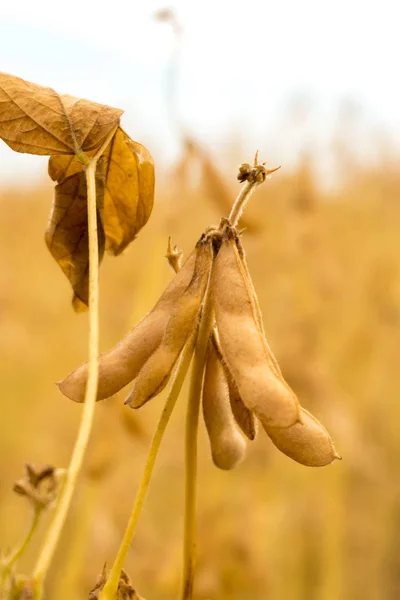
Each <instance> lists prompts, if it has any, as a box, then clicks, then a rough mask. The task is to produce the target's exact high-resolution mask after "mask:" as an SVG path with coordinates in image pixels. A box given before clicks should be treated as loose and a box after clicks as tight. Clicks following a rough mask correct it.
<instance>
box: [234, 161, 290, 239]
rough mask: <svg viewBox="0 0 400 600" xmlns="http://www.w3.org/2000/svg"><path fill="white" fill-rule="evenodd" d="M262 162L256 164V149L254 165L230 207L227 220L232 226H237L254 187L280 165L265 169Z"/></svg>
mask: <svg viewBox="0 0 400 600" xmlns="http://www.w3.org/2000/svg"><path fill="white" fill-rule="evenodd" d="M264 164H265V163H264ZM264 164H262V165H260V164H258V151H257V152H256V156H255V158H254V167H253V168H252V169H251V171H250V172H249V174H248V177H247V180H246V183H245V184H244V186H243V187H242V189H241V190H240V192H239V195H238V197H237V198H236V200H235V202H234V204H233V206H232V208H231V212H230V213H229V217H228V221H229V222H230V224H231V225H232V227H236V226H237V224H238V222H239V219H240V217H241V216H242V214H243V210H244V207H245V206H246V204H247V202H248V200H249V198H250V197H251V195H252V194H253V192H254V191H255V189H256V187H257V186H258V185H260V184H261V183H263V182H264V181H265V179H266V178H267V177H268V176H269V175H270V174H271V173H275V171H278V169H280V167H275V168H274V169H267V168H266V167H265V166H264Z"/></svg>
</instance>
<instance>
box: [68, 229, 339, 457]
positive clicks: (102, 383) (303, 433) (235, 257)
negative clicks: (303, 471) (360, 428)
mask: <svg viewBox="0 0 400 600" xmlns="http://www.w3.org/2000/svg"><path fill="white" fill-rule="evenodd" d="M208 294H209V295H210V301H211V308H212V311H213V318H214V327H213V329H212V331H211V334H210V338H209V342H208V350H207V357H206V362H205V367H204V377H203V383H202V406H203V415H204V421H205V424H206V429H207V432H208V436H209V440H210V446H211V453H212V458H213V461H214V463H215V464H216V466H218V467H219V468H221V469H231V468H233V467H234V466H235V465H236V464H238V463H239V462H240V461H241V460H242V458H243V457H244V454H245V451H246V438H247V439H249V440H253V439H254V438H255V436H256V433H257V426H258V422H260V423H261V425H262V427H263V428H264V430H265V431H266V433H267V434H268V436H269V437H270V439H271V440H272V442H273V443H274V444H275V446H276V447H277V448H278V449H279V450H281V451H282V452H283V453H284V454H286V455H287V456H289V457H290V458H292V459H294V460H295V461H297V462H299V463H301V464H303V465H307V466H315V467H317V466H324V465H327V464H329V463H331V462H332V461H333V460H334V459H335V458H340V457H339V455H338V454H337V452H336V450H335V447H334V445H333V442H332V440H331V437H330V436H329V434H328V432H327V431H326V429H325V428H324V427H323V426H322V425H321V423H319V421H318V420H317V419H316V418H315V417H313V415H311V414H310V413H309V412H308V411H307V410H305V409H304V408H302V407H301V406H300V404H299V401H298V399H297V396H296V394H295V393H294V392H293V390H292V389H291V388H290V386H289V385H288V384H287V382H286V381H285V379H284V378H283V376H282V373H281V370H280V368H279V365H278V362H277V360H276V358H275V357H274V355H273V353H272V351H271V349H270V347H269V345H268V342H267V340H266V337H265V333H264V328H263V323H262V318H261V312H260V309H259V305H258V301H257V296H256V294H255V291H254V287H253V284H252V281H251V278H250V275H249V272H248V269H247V265H246V260H245V255H244V251H243V248H242V244H241V242H240V239H239V234H238V231H237V229H236V228H235V227H232V226H231V225H230V223H229V221H228V220H226V219H223V220H222V221H221V225H220V226H219V227H218V228H210V229H209V230H208V231H207V232H206V233H205V234H203V235H202V237H201V238H200V240H199V242H198V243H197V244H196V247H195V249H194V250H193V252H192V253H191V254H190V255H189V257H188V258H187V260H186V262H185V263H184V265H183V267H182V268H181V269H180V270H179V271H178V272H177V273H176V275H175V277H174V278H173V280H172V281H171V283H170V284H169V286H168V287H167V288H166V290H165V291H164V292H163V294H162V295H161V297H160V299H159V300H158V302H157V303H156V305H155V306H154V308H153V309H152V310H151V311H150V312H149V313H148V314H147V316H146V317H144V319H143V320H142V321H140V322H139V323H138V324H137V325H136V326H135V327H134V328H133V329H132V331H131V332H130V333H129V334H128V335H127V336H126V337H125V338H124V339H123V340H122V341H121V342H119V344H117V345H116V346H115V347H114V348H112V349H111V350H109V351H108V352H106V353H104V354H102V355H101V356H100V361H99V362H100V364H99V385H98V392H97V399H98V400H101V399H103V398H108V397H109V396H112V395H113V394H115V393H116V392H118V391H119V390H121V389H122V388H123V387H125V386H126V385H127V384H128V383H130V382H132V381H133V380H135V382H134V387H133V389H132V391H131V392H130V394H129V396H128V397H127V399H126V404H129V405H130V406H131V407H133V408H139V407H141V406H143V404H145V403H146V402H147V401H148V400H150V399H151V398H153V397H154V396H156V395H157V394H158V393H159V392H161V391H162V390H163V389H164V388H165V386H166V385H167V383H168V381H169V379H170V377H171V374H172V372H173V370H174V367H175V365H176V364H177V362H178V360H179V357H180V355H181V353H182V351H183V349H184V348H185V346H186V344H187V343H188V342H189V340H190V339H191V337H192V336H193V335H195V332H196V330H197V329H198V327H199V322H200V320H201V317H202V312H203V311H202V309H203V306H204V299H205V297H206V296H207V295H208ZM87 375H88V367H87V364H85V365H82V366H80V367H78V368H77V369H75V370H74V371H73V372H72V373H70V374H69V375H68V376H67V377H66V378H65V379H64V380H63V381H62V382H61V383H60V384H59V388H60V389H61V391H62V392H63V394H65V395H66V396H68V397H69V398H71V399H72V400H75V401H77V402H82V401H83V399H84V394H85V387H86V381H87Z"/></svg>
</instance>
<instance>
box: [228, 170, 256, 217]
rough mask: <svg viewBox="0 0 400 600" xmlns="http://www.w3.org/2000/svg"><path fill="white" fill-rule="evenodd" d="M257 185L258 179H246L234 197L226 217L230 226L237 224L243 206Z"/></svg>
mask: <svg viewBox="0 0 400 600" xmlns="http://www.w3.org/2000/svg"><path fill="white" fill-rule="evenodd" d="M258 185H259V183H258V181H246V183H245V184H244V186H243V187H242V189H241V190H240V192H239V195H238V197H237V198H236V200H235V202H234V204H233V206H232V208H231V212H230V213H229V217H228V220H229V222H230V224H231V225H232V227H236V226H237V224H238V222H239V219H240V217H241V216H242V213H243V210H244V207H245V206H246V204H247V202H248V200H249V198H250V197H251V195H252V194H253V192H254V190H255V189H256V187H257V186H258Z"/></svg>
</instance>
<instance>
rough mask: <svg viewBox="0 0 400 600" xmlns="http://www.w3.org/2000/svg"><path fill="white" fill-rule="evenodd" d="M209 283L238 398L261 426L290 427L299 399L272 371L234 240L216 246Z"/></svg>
mask: <svg viewBox="0 0 400 600" xmlns="http://www.w3.org/2000/svg"><path fill="white" fill-rule="evenodd" d="M211 285H212V287H211V291H212V299H213V305H214V311H215V319H216V324H217V328H218V332H219V339H220V346H221V351H222V355H223V358H224V361H225V362H226V363H227V366H228V368H229V371H230V373H231V374H232V376H233V379H234V381H235V383H236V385H237V387H238V390H239V394H240V397H241V399H242V401H243V402H244V404H245V406H247V408H248V409H250V410H251V411H252V412H254V414H255V415H256V417H258V418H259V419H260V421H261V422H262V423H263V424H265V425H266V426H274V427H290V426H291V425H293V424H294V423H296V422H297V421H298V419H299V411H300V407H299V402H298V399H297V397H296V395H295V393H294V392H293V390H292V389H291V388H290V387H289V385H288V384H287V383H286V381H285V380H284V379H283V377H282V376H281V375H280V374H279V373H278V372H277V370H276V367H275V365H274V363H273V361H272V358H271V355H270V352H269V348H268V345H267V343H266V340H265V337H264V335H263V333H262V331H261V330H260V327H259V326H258V324H257V314H256V308H255V303H254V299H253V293H252V289H251V288H250V286H249V285H248V283H247V276H246V274H245V272H244V270H243V264H242V260H241V258H240V256H239V253H238V249H237V246H236V242H235V239H233V238H228V239H226V240H224V241H223V243H222V245H221V247H220V250H219V252H218V255H217V257H216V259H215V265H214V269H213V274H212V282H211Z"/></svg>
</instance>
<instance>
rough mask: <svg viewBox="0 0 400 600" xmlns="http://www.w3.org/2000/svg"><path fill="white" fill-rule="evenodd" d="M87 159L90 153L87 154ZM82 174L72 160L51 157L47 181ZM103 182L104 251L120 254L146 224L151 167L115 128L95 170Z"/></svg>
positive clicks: (151, 194) (143, 152)
mask: <svg viewBox="0 0 400 600" xmlns="http://www.w3.org/2000/svg"><path fill="white" fill-rule="evenodd" d="M88 156H89V157H90V153H88ZM82 171H83V166H82V164H81V163H80V162H79V160H78V159H77V158H76V157H75V156H52V157H51V158H50V160H49V175H50V177H51V178H52V179H53V180H55V181H58V182H59V183H61V182H62V181H63V180H64V179H65V178H67V177H70V176H71V175H73V174H75V173H79V172H82ZM97 176H98V178H99V179H100V178H101V179H102V180H103V191H104V193H103V197H102V207H103V209H102V211H101V215H102V219H103V227H104V233H105V237H106V249H107V250H108V251H109V252H111V253H112V254H114V255H117V254H120V253H121V252H122V251H123V250H124V249H125V248H126V246H127V245H128V244H129V243H130V242H131V241H132V240H133V239H134V238H135V236H136V234H137V233H138V232H139V231H140V229H142V227H143V226H144V225H145V224H146V223H147V221H148V219H149V217H150V214H151V211H152V208H153V199H154V165H153V160H152V158H151V156H150V153H149V152H148V151H147V150H146V148H145V147H144V146H142V145H141V144H139V143H138V142H134V141H133V140H132V139H131V138H130V137H129V136H128V135H127V134H126V133H125V132H124V131H123V130H122V129H121V128H118V129H117V131H116V133H115V135H114V137H113V139H112V141H111V142H110V144H109V146H108V147H107V148H106V150H105V151H104V153H103V155H102V157H101V159H100V160H99V163H98V167H97Z"/></svg>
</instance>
